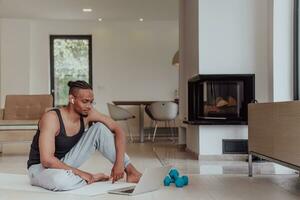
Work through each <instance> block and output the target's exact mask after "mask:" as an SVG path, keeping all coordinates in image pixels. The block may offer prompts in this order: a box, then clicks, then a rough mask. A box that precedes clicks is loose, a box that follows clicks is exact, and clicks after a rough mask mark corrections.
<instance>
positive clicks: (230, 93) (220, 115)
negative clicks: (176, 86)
mask: <svg viewBox="0 0 300 200" xmlns="http://www.w3.org/2000/svg"><path fill="white" fill-rule="evenodd" d="M254 99H255V75H254V74H222V75H220V74H218V75H213V74H209V75H202V74H200V75H197V76H194V77H193V78H191V79H190V80H189V82H188V110H189V115H188V121H187V123H189V124H211V125H222V124H237V125H241V124H247V120H248V118H247V115H248V111H247V107H248V103H250V102H252V101H253V100H254Z"/></svg>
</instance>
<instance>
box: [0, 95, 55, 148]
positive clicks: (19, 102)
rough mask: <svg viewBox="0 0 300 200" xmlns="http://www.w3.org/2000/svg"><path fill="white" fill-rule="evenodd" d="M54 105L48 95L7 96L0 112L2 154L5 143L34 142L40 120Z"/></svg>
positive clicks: (0, 145)
mask: <svg viewBox="0 0 300 200" xmlns="http://www.w3.org/2000/svg"><path fill="white" fill-rule="evenodd" d="M52 105H53V97H52V96H51V95H48V94H47V95H7V96H6V99H5V106H4V109H1V111H0V152H2V144H4V143H10V142H29V141H32V138H33V136H34V134H35V132H36V130H37V124H38V120H39V118H40V117H41V115H42V114H43V113H44V112H45V110H46V109H47V108H49V107H52Z"/></svg>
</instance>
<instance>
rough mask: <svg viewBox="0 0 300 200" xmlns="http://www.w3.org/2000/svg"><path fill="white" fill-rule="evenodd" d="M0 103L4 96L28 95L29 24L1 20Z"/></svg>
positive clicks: (20, 21)
mask: <svg viewBox="0 0 300 200" xmlns="http://www.w3.org/2000/svg"><path fill="white" fill-rule="evenodd" d="M0 36H1V39H0V40H1V47H0V49H1V80H0V81H1V103H2V106H3V104H4V99H5V95H6V94H28V93H29V87H28V86H29V81H30V77H29V70H28V69H29V67H30V49H29V46H30V23H29V22H28V21H26V20H10V22H9V23H7V21H5V20H1V34H0Z"/></svg>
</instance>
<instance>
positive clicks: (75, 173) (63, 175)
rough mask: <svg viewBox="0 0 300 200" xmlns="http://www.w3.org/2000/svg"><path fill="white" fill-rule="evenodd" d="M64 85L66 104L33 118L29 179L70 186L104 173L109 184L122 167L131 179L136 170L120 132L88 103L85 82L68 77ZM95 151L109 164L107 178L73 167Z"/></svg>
mask: <svg viewBox="0 0 300 200" xmlns="http://www.w3.org/2000/svg"><path fill="white" fill-rule="evenodd" d="M68 86H69V87H70V90H69V103H68V105H67V106H66V107H62V108H59V109H58V108H57V109H53V110H50V111H48V112H46V113H45V114H44V115H43V116H42V117H41V119H40V121H39V125H38V130H37V133H36V135H35V136H34V138H33V141H32V144H31V149H30V155H29V160H28V162H27V167H28V173H29V177H30V182H31V184H32V185H35V186H40V187H43V188H46V189H49V190H53V191H64V190H72V189H76V188H80V187H82V186H84V185H86V184H91V183H93V182H97V181H106V180H109V178H110V177H111V178H112V182H113V183H114V182H115V181H117V180H119V179H121V178H123V176H124V171H125V173H126V180H127V182H134V183H137V182H138V181H139V179H140V177H141V173H140V172H138V171H137V170H136V169H135V167H134V166H133V165H132V164H131V163H130V159H129V157H128V155H127V154H126V153H125V133H124V131H123V130H122V129H121V128H120V127H119V126H118V125H117V123H116V122H115V121H113V120H112V119H111V118H109V117H107V116H104V115H103V114H101V113H99V112H98V111H96V110H95V109H94V108H93V106H92V105H93V101H94V94H93V91H92V87H91V86H90V85H89V84H88V83H86V82H85V81H75V82H72V81H70V82H69V83H68ZM91 123H94V124H93V125H92V126H90V127H89V128H88V129H87V130H86V127H87V126H88V125H89V124H91ZM95 150H98V151H100V152H101V153H102V154H103V155H104V157H106V158H107V159H108V160H109V161H110V162H112V163H113V168H112V170H111V174H110V177H109V176H107V175H105V174H103V173H99V174H90V173H88V172H85V171H82V170H79V169H78V168H79V167H80V166H81V165H82V164H83V163H84V162H85V161H86V160H87V159H88V158H89V157H90V156H91V154H92V153H93V152H94V151H95Z"/></svg>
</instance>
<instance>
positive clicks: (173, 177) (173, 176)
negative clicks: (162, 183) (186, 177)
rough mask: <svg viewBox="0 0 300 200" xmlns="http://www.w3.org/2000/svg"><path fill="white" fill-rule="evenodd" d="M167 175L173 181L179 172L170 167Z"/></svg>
mask: <svg viewBox="0 0 300 200" xmlns="http://www.w3.org/2000/svg"><path fill="white" fill-rule="evenodd" d="M169 175H170V177H171V178H172V179H173V180H174V181H176V179H177V178H178V177H179V172H178V171H177V169H171V170H170V172H169Z"/></svg>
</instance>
